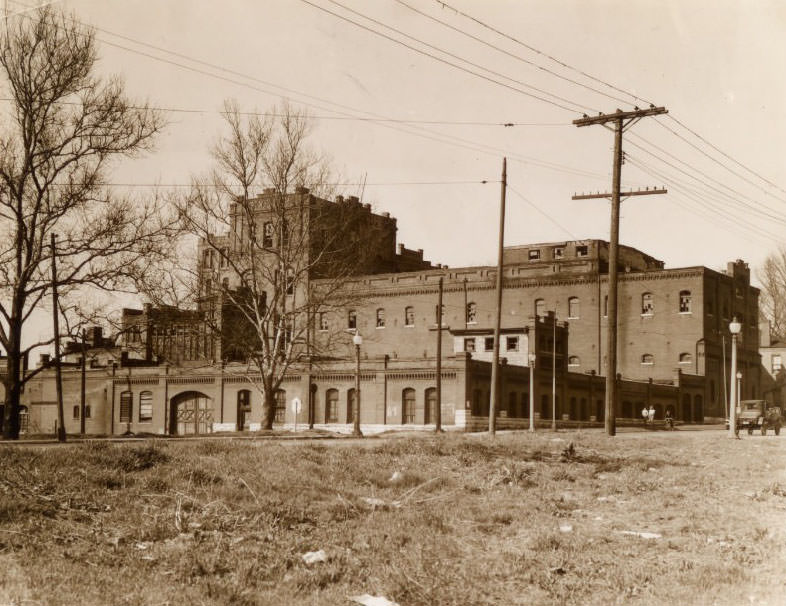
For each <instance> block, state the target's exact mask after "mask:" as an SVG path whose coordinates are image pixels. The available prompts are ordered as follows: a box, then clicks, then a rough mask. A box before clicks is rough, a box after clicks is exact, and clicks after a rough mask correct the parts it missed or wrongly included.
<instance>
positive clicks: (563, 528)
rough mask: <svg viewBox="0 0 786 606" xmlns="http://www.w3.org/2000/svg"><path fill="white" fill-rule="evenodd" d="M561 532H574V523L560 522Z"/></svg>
mask: <svg viewBox="0 0 786 606" xmlns="http://www.w3.org/2000/svg"><path fill="white" fill-rule="evenodd" d="M559 531H560V532H573V524H560V525H559Z"/></svg>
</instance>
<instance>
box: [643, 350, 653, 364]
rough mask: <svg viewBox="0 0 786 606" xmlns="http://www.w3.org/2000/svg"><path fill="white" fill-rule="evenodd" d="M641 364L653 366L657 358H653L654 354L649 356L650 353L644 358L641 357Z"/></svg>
mask: <svg viewBox="0 0 786 606" xmlns="http://www.w3.org/2000/svg"><path fill="white" fill-rule="evenodd" d="M641 363H642V364H647V365H652V364H654V363H655V358H654V357H653V356H652V354H648V353H647V354H644V355H643V356H641Z"/></svg>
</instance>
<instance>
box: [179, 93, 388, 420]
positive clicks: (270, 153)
mask: <svg viewBox="0 0 786 606" xmlns="http://www.w3.org/2000/svg"><path fill="white" fill-rule="evenodd" d="M274 115H276V116H278V117H277V118H275V119H273V118H269V119H265V118H262V117H259V116H257V115H252V116H246V117H244V116H243V115H242V114H241V113H240V112H239V111H238V108H237V106H236V105H235V104H233V103H231V102H230V103H227V104H226V105H225V111H224V117H225V119H226V123H227V127H228V129H227V130H228V132H227V134H226V135H225V136H224V137H222V138H221V139H220V140H219V141H218V143H217V144H216V145H215V146H214V148H213V150H212V153H213V157H214V159H215V169H214V170H213V172H212V174H211V175H210V176H209V177H207V178H202V179H196V180H195V181H194V184H193V188H192V191H191V193H190V195H189V196H188V197H187V199H184V200H182V201H181V204H180V209H179V210H180V214H181V216H182V219H183V222H184V225H185V226H186V229H187V231H188V232H190V233H191V234H193V235H196V236H198V238H199V253H198V254H199V262H198V266H197V267H196V268H195V269H194V275H193V284H194V291H193V292H194V294H195V297H194V299H195V301H194V304H195V305H196V306H197V308H198V309H200V310H201V311H202V319H203V321H204V322H205V323H206V324H207V325H208V326H210V328H211V330H212V333H213V335H214V336H215V337H216V339H217V340H218V341H219V343H220V345H219V346H218V349H217V350H216V352H215V354H214V355H215V359H216V361H220V362H222V363H226V362H233V361H235V362H237V363H238V364H235V365H234V368H235V369H237V370H236V371H237V372H243V373H244V375H245V376H247V377H248V378H249V380H251V381H253V382H254V383H255V385H256V387H257V389H258V391H259V392H261V393H262V394H263V407H262V408H263V414H262V425H263V427H265V428H268V429H269V428H271V427H272V424H273V421H274V417H275V410H276V392H277V391H278V390H279V387H280V385H281V382H282V380H283V379H284V376H285V375H286V373H287V371H288V370H290V369H291V368H292V367H293V365H298V364H306V363H308V364H313V363H314V361H315V360H318V359H323V358H325V357H327V356H331V355H335V352H336V344H337V343H341V342H343V343H345V344H346V343H348V341H349V335H348V333H347V331H346V329H345V326H346V325H344V330H341V329H340V328H338V326H337V325H336V323H333V327H332V330H331V329H330V328H329V327H328V325H327V324H328V323H327V321H326V314H330V313H335V314H338V311H337V310H344V309H345V308H346V307H347V305H348V303H349V301H350V299H351V293H350V292H348V291H347V289H346V288H345V285H346V283H347V279H348V278H349V277H350V276H352V275H354V274H357V273H359V272H360V271H361V270H362V268H363V267H364V265H365V264H366V263H367V261H368V256H369V255H368V252H369V250H370V249H369V246H368V245H366V244H364V240H363V238H365V239H366V240H365V241H366V242H370V241H371V239H372V238H373V237H374V236H375V235H376V233H375V231H374V228H373V226H372V225H370V222H373V220H372V217H373V215H371V213H370V212H368V210H367V209H363V207H362V206H361V205H360V204H359V203H357V202H354V203H341V202H338V203H334V202H329V201H328V200H326V199H325V198H326V197H327V196H328V195H329V194H330V193H331V189H332V186H331V185H330V180H331V179H330V170H329V168H328V163H327V162H326V161H325V160H324V158H322V157H320V156H319V155H317V154H315V153H314V152H313V151H311V150H310V149H309V148H308V146H307V144H306V139H307V136H308V134H309V120H308V118H307V116H305V115H304V114H302V113H299V112H297V111H295V110H293V109H292V108H290V107H289V106H286V105H285V106H283V107H282V108H279V109H277V110H276V111H275V112H274ZM315 329H316V330H319V331H320V337H321V339H320V340H319V347H317V343H316V340H315V339H314V338H313V331H314V330H315ZM339 351H340V350H339ZM227 368H228V369H229V370H230V371H231V370H232V365H230V366H228V367H227Z"/></svg>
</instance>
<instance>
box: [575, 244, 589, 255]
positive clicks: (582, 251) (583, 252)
mask: <svg viewBox="0 0 786 606" xmlns="http://www.w3.org/2000/svg"><path fill="white" fill-rule="evenodd" d="M588 254H589V250H588V249H587V247H586V246H577V247H576V256H577V257H586V256H587V255H588Z"/></svg>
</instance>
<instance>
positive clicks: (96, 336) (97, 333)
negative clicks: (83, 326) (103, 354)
mask: <svg viewBox="0 0 786 606" xmlns="http://www.w3.org/2000/svg"><path fill="white" fill-rule="evenodd" d="M103 341H104V329H103V328H101V327H100V326H91V327H90V328H89V329H88V337H87V342H88V343H89V344H90V346H91V347H101V343H103Z"/></svg>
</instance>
